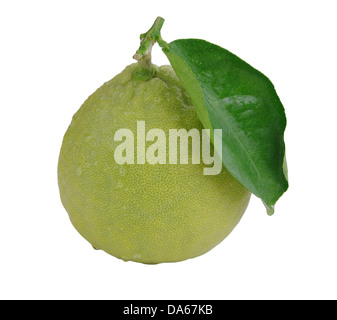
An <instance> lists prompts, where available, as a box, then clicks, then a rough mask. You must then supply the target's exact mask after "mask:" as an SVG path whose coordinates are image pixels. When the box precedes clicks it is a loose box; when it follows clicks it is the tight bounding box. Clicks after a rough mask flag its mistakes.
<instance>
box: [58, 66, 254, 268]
mask: <svg viewBox="0 0 337 320" xmlns="http://www.w3.org/2000/svg"><path fill="white" fill-rule="evenodd" d="M135 68H136V64H133V65H130V66H128V67H127V68H126V69H125V70H124V71H123V72H122V73H120V74H119V75H117V76H116V77H115V78H113V79H112V80H110V81H108V82H106V83H105V84H104V85H103V86H102V87H100V88H99V89H98V90H97V91H96V92H95V93H94V94H92V95H91V96H90V97H89V98H88V99H87V100H86V101H85V103H84V104H83V105H82V107H81V108H80V109H79V110H78V112H77V113H76V114H75V115H74V117H73V120H72V122H71V124H70V126H69V128H68V130H67V132H66V134H65V136H64V139H63V144H62V148H61V152H60V157H59V164H58V181H59V188H60V195H61V200H62V203H63V205H64V207H65V209H66V210H67V212H68V214H69V217H70V220H71V222H72V224H73V225H74V227H75V228H76V229H77V231H78V232H79V233H80V234H81V235H82V236H83V237H84V238H85V239H87V240H88V241H89V242H90V243H91V244H92V246H93V247H94V248H97V249H102V250H104V251H106V252H107V253H109V254H111V255H113V256H115V257H117V258H120V259H123V260H125V261H128V260H132V261H136V262H142V263H148V264H155V263H161V262H174V261H181V260H185V259H189V258H194V257H197V256H199V255H202V254H204V253H205V252H207V251H209V250H210V249H212V248H213V247H215V246H216V245H217V244H218V243H220V242H221V241H222V240H223V239H224V238H225V237H226V236H227V235H228V234H229V233H230V232H231V231H232V230H233V228H234V227H235V226H236V224H237V223H238V222H239V220H240V219H241V217H242V215H243V213H244V211H245V209H246V207H247V205H248V202H249V198H250V192H249V191H248V190H247V189H245V188H244V187H243V186H242V185H241V184H240V183H239V182H238V181H237V180H236V179H234V178H233V177H232V176H231V175H230V174H229V172H228V171H227V170H226V169H225V168H224V167H223V169H222V172H221V173H220V174H218V175H215V176H206V175H203V168H204V164H203V163H202V161H201V164H200V165H198V164H179V162H178V164H177V165H175V164H168V161H167V164H156V165H151V164H148V163H146V164H124V165H118V164H117V163H116V162H115V160H114V150H115V148H116V147H117V145H119V144H120V143H121V142H118V141H114V134H115V132H116V130H118V129H121V128H128V129H131V131H132V132H133V133H134V135H135V147H136V140H137V139H136V132H137V131H136V122H137V121H140V120H144V121H145V124H146V132H147V131H148V130H150V129H152V128H159V129H162V130H164V131H165V133H166V137H168V130H169V129H180V128H185V129H186V130H190V129H192V128H197V129H199V130H201V129H202V125H201V123H200V122H199V120H198V118H197V115H196V112H195V110H194V108H193V106H192V104H191V101H190V99H189V97H188V95H187V93H186V92H185V90H184V88H183V87H182V85H181V83H180V82H179V80H178V78H177V77H176V75H175V73H174V72H173V70H172V68H171V67H170V66H162V67H160V68H159V71H158V72H157V74H156V76H155V77H153V78H152V79H150V80H148V81H136V80H134V77H133V74H134V71H135ZM167 140H168V139H167ZM167 142H168V141H167ZM152 143H153V142H150V143H149V145H151V144H152ZM178 145H179V144H178ZM167 148H168V143H167ZM135 152H136V151H135ZM167 155H168V149H167ZM178 159H179V158H178ZM136 160H137V157H136V156H135V161H136ZM190 161H191V159H189V163H191V162H190Z"/></svg>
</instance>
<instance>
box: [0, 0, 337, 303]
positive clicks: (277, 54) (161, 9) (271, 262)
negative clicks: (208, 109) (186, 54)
mask: <svg viewBox="0 0 337 320" xmlns="http://www.w3.org/2000/svg"><path fill="white" fill-rule="evenodd" d="M335 13H336V9H335V7H334V1H324V0H320V1H238V0H235V1H234V0H233V1H211V0H209V1H196V0H194V1H181V0H179V1H174V0H170V1H126V0H124V1H84V0H81V1H60V0H59V1H33V0H32V1H6V2H5V1H2V2H1V5H0V30H1V31H0V32H1V33H0V46H1V48H0V90H1V91H0V95H1V100H0V101H1V102H0V108H1V113H0V134H1V149H0V150H1V157H0V164H1V165H0V174H1V175H0V188H1V190H0V197H1V202H0V219H1V220H0V249H1V250H0V298H1V299H336V298H337V289H336V288H337V250H336V245H337V209H336V197H337V194H336V189H337V187H336V179H337V174H336V163H337V157H336V152H335V150H336V137H337V134H336V132H337V125H336V121H337V120H336V116H337V99H336V90H337V89H336V87H337V86H336V85H337V82H336V73H337V67H336V57H337V50H336V31H337V23H336V16H335ZM157 16H162V17H163V18H165V20H166V21H165V24H164V27H163V29H162V36H163V38H164V40H166V41H167V42H170V41H173V40H175V39H179V38H200V39H205V40H207V41H209V42H213V43H216V44H218V45H220V46H222V47H224V48H226V49H228V50H230V51H232V52H233V53H235V54H236V55H238V56H239V57H241V58H242V59H244V60H245V61H247V62H248V63H250V64H251V65H253V66H254V67H255V68H257V69H258V70H260V71H262V72H263V73H264V74H266V75H267V76H268V77H269V78H270V79H271V80H272V82H273V83H274V85H275V87H276V90H277V92H278V94H279V96H280V98H281V101H282V102H283V104H284V106H285V110H286V114H287V118H288V126H287V129H286V134H285V141H286V147H287V159H288V166H289V180H290V188H289V190H288V191H287V192H286V193H285V194H284V195H283V196H282V198H281V199H280V200H279V202H278V203H277V206H276V213H275V214H274V215H273V216H272V217H269V216H268V215H267V214H266V212H265V210H264V207H263V205H262V203H261V201H260V200H259V199H257V198H255V197H253V198H252V200H251V202H250V205H249V207H248V209H247V211H246V213H245V215H244V217H243V219H242V220H241V222H240V223H239V225H238V226H237V227H236V228H235V230H234V231H233V232H232V233H231V234H230V236H229V237H228V238H227V239H226V240H224V241H223V242H222V243H221V244H220V245H218V246H217V247H216V248H215V249H213V250H212V251H210V252H209V253H207V254H205V255H203V256H201V257H199V258H196V259H192V260H188V261H185V262H180V263H173V264H160V265H143V264H137V263H133V262H128V263H126V262H123V261H121V260H118V259H116V258H114V257H112V256H109V255H108V254H106V253H104V252H102V251H95V250H93V249H92V247H91V245H90V244H89V243H87V242H86V241H85V240H84V239H83V238H82V237H81V236H80V235H79V234H78V233H77V232H76V230H75V229H74V228H73V226H72V225H71V223H70V221H69V219H68V216H67V213H66V211H65V210H64V208H63V207H62V204H61V201H60V199H59V193H58V186H57V161H58V154H59V149H60V146H61V142H62V138H63V135H64V133H65V131H66V129H67V127H68V125H69V123H70V121H71V117H72V115H73V114H74V113H75V112H76V111H77V109H78V108H79V107H80V105H81V104H82V103H83V101H84V100H85V99H86V98H87V97H88V95H89V94H91V93H92V92H94V91H95V90H96V89H97V88H98V87H99V86H101V85H102V84H103V83H104V82H105V81H107V80H109V79H111V78H112V77H114V76H115V75H116V74H117V73H119V72H121V71H122V70H123V69H124V67H125V66H126V65H128V64H130V63H133V62H134V60H133V59H132V56H133V54H134V53H135V51H136V50H137V48H138V46H139V34H140V33H143V32H145V31H147V30H148V28H149V27H150V26H151V25H152V23H153V21H154V19H155V18H156V17H157ZM153 61H154V63H156V64H158V65H160V64H166V63H168V61H167V59H166V57H165V55H164V54H163V53H162V52H161V50H160V49H159V47H158V46H156V47H155V48H154V50H153Z"/></svg>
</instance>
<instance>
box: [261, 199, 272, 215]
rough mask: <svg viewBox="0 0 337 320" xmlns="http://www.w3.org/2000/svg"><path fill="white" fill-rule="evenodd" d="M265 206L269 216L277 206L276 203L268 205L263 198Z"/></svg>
mask: <svg viewBox="0 0 337 320" xmlns="http://www.w3.org/2000/svg"><path fill="white" fill-rule="evenodd" d="M262 202H263V204H264V206H265V207H266V210H267V214H268V216H272V215H273V214H274V212H275V206H274V205H270V206H269V205H267V204H266V203H265V202H264V201H263V200H262Z"/></svg>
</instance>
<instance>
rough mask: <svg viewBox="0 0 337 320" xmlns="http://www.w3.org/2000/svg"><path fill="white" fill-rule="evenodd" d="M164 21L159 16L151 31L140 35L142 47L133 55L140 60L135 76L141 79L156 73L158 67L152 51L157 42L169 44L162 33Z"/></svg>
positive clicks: (162, 44)
mask: <svg viewBox="0 0 337 320" xmlns="http://www.w3.org/2000/svg"><path fill="white" fill-rule="evenodd" d="M164 21H165V20H164V19H163V18H161V17H158V18H157V19H156V20H155V22H154V24H153V25H152V27H151V28H150V29H149V31H147V32H146V33H142V34H141V35H140V40H141V42H140V47H139V49H138V50H137V52H136V54H135V55H134V56H133V58H134V59H136V60H137V61H138V68H137V69H136V72H135V77H136V78H137V79H139V80H148V79H151V78H152V77H153V76H154V75H155V74H156V67H155V66H154V65H153V64H152V62H151V51H152V46H153V45H154V44H155V43H156V42H158V43H159V44H160V45H161V46H165V45H167V44H166V42H165V41H164V40H163V39H162V38H161V35H160V30H161V28H162V26H163V24H164Z"/></svg>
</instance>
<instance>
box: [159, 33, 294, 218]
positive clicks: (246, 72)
mask: <svg viewBox="0 0 337 320" xmlns="http://www.w3.org/2000/svg"><path fill="white" fill-rule="evenodd" d="M163 51H164V53H165V54H166V55H167V57H168V59H169V60H170V63H171V65H172V67H173V69H174V71H175V72H176V74H177V76H178V77H179V79H180V80H181V82H182V83H183V85H184V87H185V89H186V91H187V92H188V93H189V95H190V97H191V100H192V102H193V104H194V106H195V108H196V112H197V114H198V116H199V118H200V120H201V122H202V124H203V126H204V127H205V128H207V129H211V130H214V129H222V160H223V163H224V165H225V167H226V168H227V169H228V171H229V172H230V173H231V174H232V175H233V176H234V177H235V178H236V179H237V180H239V181H240V182H241V183H242V184H243V185H244V186H245V187H246V188H247V189H248V190H250V191H251V192H252V193H254V194H255V195H256V196H257V197H259V198H261V199H262V201H263V202H264V204H265V205H266V207H267V211H268V213H269V214H272V213H273V207H274V205H275V203H276V201H277V200H278V199H279V198H280V196H281V195H282V194H283V193H284V192H285V191H286V190H287V188H288V181H287V173H286V167H287V166H286V160H285V145H284V138H283V137H284V130H285V127H286V117H285V112H284V109H283V106H282V103H281V101H280V99H279V97H278V96H277V93H276V91H275V89H274V86H273V84H272V83H271V82H270V80H269V79H268V78H267V77H266V76H264V75H263V74H262V73H261V72H259V71H257V70H256V69H254V68H253V67H252V66H250V65H249V64H247V63H246V62H244V61H243V60H241V59H240V58H238V57H237V56H235V55H234V54H232V53H230V52H229V51H227V50H225V49H223V48H221V47H219V46H216V45H214V44H211V43H209V42H207V41H204V40H197V39H182V40H176V41H173V42H171V43H169V44H168V45H166V46H165V47H164V48H163ZM215 147H216V146H215Z"/></svg>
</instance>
